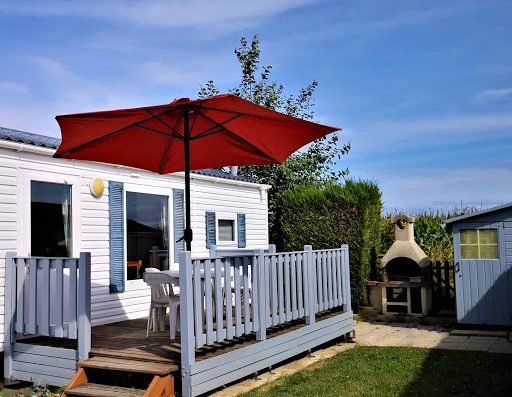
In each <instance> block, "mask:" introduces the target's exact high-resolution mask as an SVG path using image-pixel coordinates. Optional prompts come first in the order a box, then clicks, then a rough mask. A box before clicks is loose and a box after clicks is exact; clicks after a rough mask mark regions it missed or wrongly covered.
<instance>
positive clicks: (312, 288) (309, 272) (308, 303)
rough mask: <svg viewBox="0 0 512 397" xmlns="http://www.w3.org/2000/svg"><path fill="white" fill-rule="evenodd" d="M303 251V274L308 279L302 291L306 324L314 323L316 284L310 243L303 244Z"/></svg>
mask: <svg viewBox="0 0 512 397" xmlns="http://www.w3.org/2000/svg"><path fill="white" fill-rule="evenodd" d="M304 251H305V252H306V255H305V259H306V261H305V263H304V265H303V268H304V270H305V272H304V274H305V275H306V277H307V280H308V284H307V285H308V288H306V290H305V291H304V298H305V304H304V306H305V307H307V308H308V310H307V315H306V324H314V323H315V312H316V285H315V278H314V277H315V264H314V262H313V247H312V246H311V245H305V246H304Z"/></svg>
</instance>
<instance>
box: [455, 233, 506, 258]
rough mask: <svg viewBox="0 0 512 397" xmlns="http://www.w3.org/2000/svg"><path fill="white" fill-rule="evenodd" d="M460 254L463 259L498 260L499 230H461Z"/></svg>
mask: <svg viewBox="0 0 512 397" xmlns="http://www.w3.org/2000/svg"><path fill="white" fill-rule="evenodd" d="M460 254H461V259H498V230H497V229H466V230H461V232H460Z"/></svg>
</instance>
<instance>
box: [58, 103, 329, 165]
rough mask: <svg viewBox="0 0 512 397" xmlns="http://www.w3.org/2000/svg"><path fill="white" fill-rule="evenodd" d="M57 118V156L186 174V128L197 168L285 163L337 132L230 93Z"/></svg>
mask: <svg viewBox="0 0 512 397" xmlns="http://www.w3.org/2000/svg"><path fill="white" fill-rule="evenodd" d="M56 119H57V122H58V123H59V125H60V128H61V131H62V143H61V145H60V147H59V149H58V150H57V152H56V153H55V157H62V158H72V159H80V160H91V161H99V162H104V163H112V164H121V165H125V166H129V167H135V168H141V169H146V170H149V171H153V172H158V173H160V174H165V173H171V172H177V171H183V170H185V155H184V153H185V148H184V141H185V136H186V131H187V129H188V131H189V142H190V169H191V170H196V169H204V168H211V167H222V166H229V165H256V164H272V163H281V162H283V161H284V160H285V159H286V158H287V157H288V156H289V155H290V154H291V153H293V152H294V151H296V150H297V149H299V148H301V147H302V146H304V145H305V144H307V143H309V142H311V141H314V140H315V139H317V138H320V137H322V136H324V135H327V134H329V133H331V132H334V131H337V130H339V128H336V127H330V126H326V125H322V124H316V123H313V122H310V121H306V120H302V119H298V118H295V117H292V116H287V115H285V114H282V113H279V112H276V111H273V110H269V109H267V108H264V107H262V106H259V105H256V104H254V103H252V102H249V101H247V100H245V99H242V98H239V97H237V96H235V95H231V94H224V95H217V96H213V97H209V98H206V99H198V100H190V99H188V98H182V99H178V100H175V101H174V102H171V103H170V104H167V105H160V106H149V107H142V108H135V109H121V110H112V111H102V112H93V113H80V114H71V115H63V116H57V117H56ZM187 125H188V128H187Z"/></svg>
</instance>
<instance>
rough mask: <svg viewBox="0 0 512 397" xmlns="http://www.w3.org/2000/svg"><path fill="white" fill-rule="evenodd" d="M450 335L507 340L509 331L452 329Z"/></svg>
mask: <svg viewBox="0 0 512 397" xmlns="http://www.w3.org/2000/svg"><path fill="white" fill-rule="evenodd" d="M450 335H455V336H483V337H486V336H489V337H495V338H507V337H508V335H509V331H493V330H480V329H454V330H452V331H451V332H450Z"/></svg>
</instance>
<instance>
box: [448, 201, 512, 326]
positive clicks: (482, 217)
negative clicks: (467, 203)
mask: <svg viewBox="0 0 512 397" xmlns="http://www.w3.org/2000/svg"><path fill="white" fill-rule="evenodd" d="M445 226H447V227H449V228H451V230H452V232H453V242H454V250H455V252H454V254H455V255H454V258H455V294H456V301H457V321H458V322H459V323H463V324H486V325H504V326H511V325H512V203H509V204H505V205H501V206H498V207H493V208H489V209H486V210H482V211H478V212H473V213H471V214H467V215H462V216H459V217H456V218H451V219H448V220H447V221H446V222H445Z"/></svg>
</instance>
